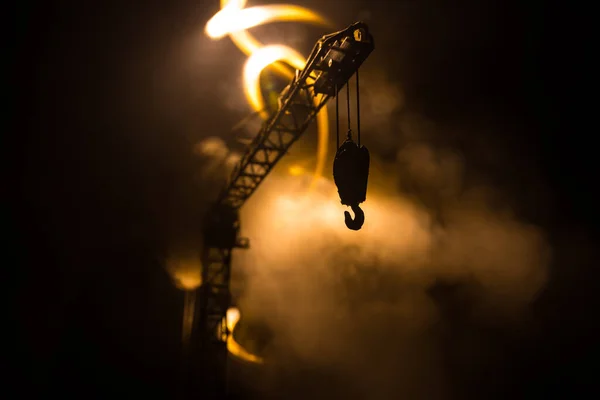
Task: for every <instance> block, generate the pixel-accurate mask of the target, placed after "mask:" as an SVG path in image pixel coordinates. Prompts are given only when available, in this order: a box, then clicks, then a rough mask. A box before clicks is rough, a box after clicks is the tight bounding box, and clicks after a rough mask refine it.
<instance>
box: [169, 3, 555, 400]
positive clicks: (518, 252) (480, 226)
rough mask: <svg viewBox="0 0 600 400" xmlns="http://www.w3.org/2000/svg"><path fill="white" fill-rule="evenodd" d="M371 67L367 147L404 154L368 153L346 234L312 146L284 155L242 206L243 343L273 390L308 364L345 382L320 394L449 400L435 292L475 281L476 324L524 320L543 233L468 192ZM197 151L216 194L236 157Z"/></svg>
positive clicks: (237, 268) (545, 251)
mask: <svg viewBox="0 0 600 400" xmlns="http://www.w3.org/2000/svg"><path fill="white" fill-rule="evenodd" d="M224 3H227V2H224ZM232 3H234V2H232ZM235 3H236V4H237V7H239V8H243V5H244V4H243V2H235ZM267 20H268V18H266V19H265V18H263V19H262V20H261V21H267ZM244 27H245V28H248V27H250V26H244ZM208 28H209V26H207V29H208ZM215 29H216V28H215ZM226 32H228V31H227V30H225V31H224V32H220V33H214V36H215V37H217V36H220V35H224V34H225V33H226ZM230 34H231V33H230ZM236 35H237V36H236ZM247 35H248V34H247V33H246V32H245V31H239V32H236V33H235V34H233V37H232V39H233V40H234V42H236V40H237V42H236V44H238V42H239V41H240V40H241V39H240V38H242V39H243V38H246V39H248V37H247ZM250 44H252V42H250ZM247 47H248V48H251V46H250V45H248V44H247ZM255 50H256V49H255ZM251 53H252V51H251V49H250V50H248V54H251ZM375 68H376V67H375V66H371V65H369V63H368V62H367V63H366V64H365V68H364V70H365V72H364V74H361V77H364V79H362V82H363V83H364V84H365V90H364V94H363V96H362V98H361V106H362V114H361V117H362V123H363V129H362V131H363V142H364V143H365V144H366V145H367V146H369V147H371V144H372V143H377V144H378V145H379V148H385V149H387V150H388V151H389V150H390V149H393V151H394V154H395V155H394V157H393V159H392V160H387V161H384V160H383V158H382V157H380V156H378V154H377V151H372V166H371V175H370V178H369V179H370V180H369V190H368V194H367V201H366V202H365V203H364V207H363V209H364V210H365V214H366V222H365V225H364V227H363V229H362V230H360V231H358V232H354V231H349V230H347V229H346V228H345V226H344V218H343V211H344V210H345V208H344V207H343V206H342V205H341V204H340V202H339V197H338V195H337V192H336V188H335V186H334V184H333V181H332V179H331V174H330V169H329V167H328V168H327V169H325V171H327V172H326V173H324V174H320V173H319V174H317V178H315V174H313V171H312V170H311V169H310V168H309V166H313V165H315V156H314V154H310V153H309V152H308V151H305V150H295V151H294V157H293V158H292V157H288V158H285V159H284V160H283V161H282V162H281V163H280V164H279V165H278V166H277V168H276V169H275V171H274V172H273V173H272V174H271V175H270V176H269V177H268V178H267V179H266V180H265V182H264V183H262V184H261V186H260V188H259V189H258V191H257V192H256V193H255V194H254V195H253V196H252V197H251V199H250V200H249V201H248V203H247V204H246V205H245V206H244V207H243V208H242V235H243V236H247V237H249V238H250V243H251V248H250V249H249V250H236V252H235V253H234V263H233V275H234V276H233V283H232V286H233V287H234V296H236V297H237V299H236V304H237V306H238V307H239V313H241V323H240V324H241V325H242V327H241V328H240V330H241V331H240V332H239V338H240V339H239V340H240V343H241V345H242V346H244V345H246V344H247V345H248V350H249V351H255V352H258V353H259V354H260V355H261V356H264V358H265V365H264V367H263V368H264V370H265V376H266V377H269V378H265V379H267V381H264V382H263V381H261V383H260V384H257V385H259V386H263V387H265V388H275V387H276V386H277V384H278V381H280V380H282V379H284V378H282V377H281V375H282V373H281V370H286V369H291V370H294V368H299V367H297V366H298V365H303V366H305V367H307V368H309V369H312V370H315V371H321V372H324V373H325V374H326V375H327V376H333V377H335V378H336V379H340V380H342V381H343V382H344V383H343V384H337V385H336V384H334V383H333V381H332V383H331V385H330V386H331V393H323V396H325V395H332V396H333V395H335V396H338V397H339V398H350V396H351V398H357V399H360V398H364V399H374V400H377V399H389V398H391V397H390V396H391V394H392V393H398V392H401V393H402V394H403V396H404V398H427V399H445V398H447V393H446V392H445V381H446V379H447V377H446V376H445V374H444V372H443V370H444V368H443V365H442V360H441V358H440V357H441V352H440V351H439V346H440V344H439V341H438V339H437V336H438V335H437V334H435V333H434V331H435V327H436V324H437V323H438V322H439V318H440V311H439V304H436V302H435V300H434V299H433V297H432V295H431V288H432V287H434V286H435V285H436V284H438V283H440V282H449V283H460V284H465V285H467V286H468V287H469V288H471V290H472V295H473V296H475V297H476V298H477V302H476V308H475V309H474V310H473V311H472V313H474V314H475V316H476V318H479V319H481V320H485V321H489V322H490V323H494V321H502V322H503V323H506V322H514V323H518V322H519V320H520V319H521V318H525V317H526V316H527V311H528V305H529V304H530V303H531V302H532V300H534V299H535V297H536V295H537V294H538V293H539V292H540V290H541V289H542V288H543V286H544V284H545V282H546V279H547V273H548V271H547V266H548V262H549V257H550V249H549V247H548V244H547V242H546V240H545V238H544V233H543V232H542V231H541V230H540V229H538V228H537V227H535V226H531V225H528V224H526V223H523V222H521V221H519V220H518V219H517V218H516V217H514V215H513V214H512V213H511V210H510V209H509V208H508V207H507V206H503V205H502V202H501V201H500V200H499V197H498V196H497V195H496V193H495V191H494V190H493V188H492V187H489V186H470V185H467V184H466V180H465V174H466V165H465V161H464V160H463V158H462V156H461V154H460V153H458V152H456V151H454V150H453V149H451V148H442V149H440V148H438V147H437V146H435V145H434V140H433V139H434V138H436V137H440V136H443V134H444V132H443V128H441V127H436V126H435V124H434V123H433V122H432V121H429V120H427V119H426V118H424V117H421V116H419V115H416V114H411V113H409V112H407V111H406V110H405V108H406V104H409V103H410V99H405V98H404V95H403V93H402V90H401V89H400V88H399V87H398V86H397V85H392V84H390V83H389V82H388V81H387V79H386V77H385V76H384V74H383V73H381V72H379V71H377V70H376V69H375ZM258 74H260V69H259V71H258ZM256 82H257V81H256ZM242 95H243V94H242V93H240V96H242ZM330 106H331V105H330ZM253 107H254V109H257V107H255V106H253ZM400 111H402V112H400ZM405 111H406V112H405ZM341 119H342V121H344V116H343V115H341ZM327 122H329V123H331V122H332V121H325V122H323V121H321V123H320V126H321V129H320V130H319V131H320V132H321V133H320V135H319V146H320V147H319V148H320V149H321V150H320V153H319V154H318V155H317V157H316V158H317V159H320V158H321V157H323V160H324V157H325V156H324V155H323V153H322V151H323V150H322V149H323V147H322V140H323V138H327V135H326V134H323V132H326V131H327V126H328V124H327ZM323 127H325V130H323ZM304 140H310V139H309V138H307V139H304ZM304 140H303V141H304ZM303 141H301V142H300V143H299V144H298V147H297V149H300V148H301V147H300V146H301V144H302V142H303ZM195 152H196V154H197V155H198V157H200V158H201V159H202V160H204V162H205V164H204V165H206V166H208V167H207V169H203V170H202V174H201V177H200V182H201V184H202V185H203V190H205V192H206V193H211V194H213V195H214V193H216V191H218V189H220V187H221V186H220V185H219V184H217V183H218V182H221V184H223V183H224V182H225V178H226V176H227V173H228V172H229V171H230V169H231V166H232V160H235V159H236V158H235V157H238V156H235V155H232V154H233V153H232V152H231V151H230V150H229V149H228V148H227V146H226V145H225V142H224V141H223V140H222V139H220V138H217V137H212V138H208V139H205V140H203V141H201V142H200V143H198V144H197V146H196V147H195ZM330 161H331V160H330ZM317 165H319V163H317ZM327 165H329V166H330V165H331V163H329V164H327ZM317 170H318V168H317ZM315 179H316V186H315V189H314V190H312V191H310V192H309V191H308V190H307V188H309V187H310V185H311V182H315ZM179 279H180V280H181V279H182V278H179ZM239 316H240V314H237V317H239ZM238 319H239V318H238ZM252 324H266V325H267V326H268V328H269V330H270V331H271V333H272V339H271V340H270V341H269V343H268V344H267V345H266V346H264V347H263V348H259V347H260V346H254V347H256V348H252V347H253V346H251V343H252V342H254V338H250V337H248V335H249V333H245V332H250V328H249V327H250V326H252ZM244 335H245V336H244ZM294 376H296V375H294ZM271 379H272V380H271ZM266 390H268V389H266ZM273 390H275V389H273ZM298 396H300V395H298ZM394 398H396V397H394Z"/></svg>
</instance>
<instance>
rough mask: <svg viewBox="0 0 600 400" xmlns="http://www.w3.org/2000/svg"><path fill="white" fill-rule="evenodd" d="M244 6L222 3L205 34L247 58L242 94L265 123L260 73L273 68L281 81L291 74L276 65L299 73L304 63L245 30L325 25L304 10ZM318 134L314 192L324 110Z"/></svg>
mask: <svg viewBox="0 0 600 400" xmlns="http://www.w3.org/2000/svg"><path fill="white" fill-rule="evenodd" d="M245 5H246V0H221V10H220V11H219V12H218V13H217V14H215V15H214V16H213V17H212V18H211V19H210V20H209V21H208V22H207V24H206V26H205V33H206V35H207V36H209V37H210V38H212V39H220V38H222V37H224V36H226V35H228V36H229V38H230V39H231V40H232V41H233V43H234V44H235V45H236V46H237V47H238V48H239V49H240V50H241V51H242V52H243V53H244V54H246V55H247V56H249V58H248V60H247V62H246V65H245V67H244V93H245V95H246V99H247V100H248V103H249V104H250V106H251V107H252V108H253V109H254V111H256V112H258V113H259V114H260V115H261V117H262V118H263V119H266V118H268V114H267V113H266V112H265V110H264V108H265V107H264V104H265V102H264V99H263V97H262V93H261V90H260V74H261V72H262V71H263V70H264V69H265V68H266V67H268V66H272V67H273V68H274V69H275V70H276V71H277V72H279V73H280V74H282V75H283V76H284V77H286V78H288V79H291V78H292V77H293V73H292V72H291V71H290V69H289V68H287V67H286V66H285V65H283V64H280V63H279V62H283V63H285V64H287V65H289V66H291V67H293V68H295V69H298V70H301V69H303V68H304V66H305V65H306V60H305V59H304V57H302V55H300V54H299V53H298V52H297V51H296V50H294V49H292V48H290V47H287V46H283V45H271V46H264V45H263V44H262V43H260V42H259V41H258V40H257V39H256V38H255V37H254V36H252V35H251V34H250V33H249V32H247V31H246V30H247V29H250V28H253V27H256V26H260V25H262V24H266V23H269V22H282V21H294V22H307V23H312V24H319V25H327V24H328V22H327V21H326V19H325V18H323V17H322V16H321V15H319V14H318V13H315V12H314V11H312V10H310V9H307V8H304V7H299V6H294V5H287V4H277V5H267V6H256V7H249V8H244V7H245ZM317 132H318V143H317V163H316V166H315V171H314V174H313V176H314V179H313V181H312V185H311V188H314V185H315V183H316V180H317V179H318V178H319V177H321V176H322V174H323V170H324V168H325V159H326V157H327V139H328V136H329V119H328V116H327V109H326V108H325V107H323V108H322V109H321V111H320V112H319V114H318V115H317Z"/></svg>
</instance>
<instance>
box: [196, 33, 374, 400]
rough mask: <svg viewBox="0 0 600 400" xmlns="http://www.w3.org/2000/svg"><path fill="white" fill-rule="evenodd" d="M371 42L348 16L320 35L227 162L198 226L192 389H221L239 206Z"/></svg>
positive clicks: (215, 392)
mask: <svg viewBox="0 0 600 400" xmlns="http://www.w3.org/2000/svg"><path fill="white" fill-rule="evenodd" d="M373 48H374V44H373V40H372V37H371V35H370V34H369V33H368V28H367V26H366V25H365V24H363V23H360V22H359V23H356V24H353V25H351V26H350V27H348V28H346V29H345V30H343V31H339V32H336V33H333V34H331V35H327V36H324V37H323V38H321V39H320V40H319V41H318V42H317V44H316V45H315V47H314V49H313V51H312V53H311V55H310V56H309V58H308V60H307V63H306V67H305V68H304V70H302V71H297V72H296V76H295V78H294V80H293V81H292V82H291V83H290V85H289V86H288V87H287V88H286V89H285V90H284V91H283V92H282V95H281V97H280V106H279V109H278V110H277V111H276V112H275V113H274V114H273V115H271V116H270V117H269V118H268V119H267V121H266V122H265V123H264V124H263V126H262V128H261V130H260V131H259V132H258V134H257V135H256V137H255V138H254V140H253V141H252V142H251V143H250V145H249V147H248V150H247V152H246V154H245V155H244V156H243V157H242V159H241V160H240V162H239V163H238V165H237V167H236V168H235V169H234V171H233V173H232V175H231V177H230V179H229V182H228V184H227V185H226V187H225V189H224V190H223V192H222V193H221V195H220V197H219V199H218V201H217V203H216V204H215V207H214V209H213V210H211V212H209V213H208V214H207V220H206V225H205V227H204V247H203V256H202V265H203V267H202V285H201V286H200V288H199V289H198V293H197V296H196V299H197V304H196V308H195V311H196V312H195V315H196V316H197V318H195V321H194V322H195V323H194V327H193V329H192V339H191V342H192V343H191V347H190V348H191V351H190V366H191V369H190V372H191V375H190V376H189V381H188V382H189V383H190V385H191V389H192V395H196V396H194V397H200V398H203V399H221V398H225V397H226V393H227V339H228V336H229V335H230V334H231V332H228V330H227V326H226V315H227V310H228V309H229V307H230V305H231V292H230V285H229V284H230V279H231V258H232V253H233V250H234V249H235V248H248V247H249V241H248V239H246V238H241V237H240V235H239V231H240V222H239V209H240V207H241V206H242V205H243V204H244V203H245V201H246V200H247V199H248V198H249V197H250V196H251V195H252V194H253V193H254V192H255V191H256V189H257V188H258V186H259V185H260V183H261V182H262V181H263V180H264V179H265V178H266V176H267V175H268V174H269V172H271V170H272V169H273V167H274V166H275V165H276V164H277V162H278V161H279V160H280V159H281V158H282V157H283V156H284V155H285V154H287V152H288V150H289V148H290V147H291V146H292V145H293V144H294V142H296V141H297V140H298V139H299V138H300V136H301V135H302V134H303V133H304V131H305V130H306V129H307V127H308V125H309V124H310V123H311V122H312V121H313V120H314V119H315V117H316V116H317V114H318V113H319V111H320V110H321V108H322V107H324V106H325V104H326V103H327V101H328V100H329V99H330V98H331V97H333V96H335V95H337V92H339V90H341V89H342V88H343V86H344V85H345V84H346V83H347V82H348V80H349V79H350V77H351V76H352V75H353V74H354V73H355V72H356V70H357V69H358V68H359V67H360V65H361V64H362V62H363V61H364V60H365V59H366V58H367V57H368V55H369V54H370V53H371V51H372V50H373Z"/></svg>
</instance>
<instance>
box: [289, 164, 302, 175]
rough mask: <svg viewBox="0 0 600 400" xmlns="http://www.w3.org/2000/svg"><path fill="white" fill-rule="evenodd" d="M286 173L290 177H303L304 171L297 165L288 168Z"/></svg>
mask: <svg viewBox="0 0 600 400" xmlns="http://www.w3.org/2000/svg"><path fill="white" fill-rule="evenodd" d="M288 172H289V173H290V175H292V176H300V175H304V173H305V170H304V168H302V167H301V166H299V165H292V166H291V167H290V168H288Z"/></svg>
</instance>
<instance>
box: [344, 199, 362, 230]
mask: <svg viewBox="0 0 600 400" xmlns="http://www.w3.org/2000/svg"><path fill="white" fill-rule="evenodd" d="M350 208H352V211H354V215H355V217H354V219H352V216H351V215H350V213H349V212H348V211H344V216H345V217H346V221H345V222H346V226H347V227H348V229H352V230H353V231H358V230H359V229H360V228H362V226H363V224H364V223H365V213H364V211H363V210H361V208H360V207H359V206H358V204H354V205H351V206H350Z"/></svg>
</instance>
